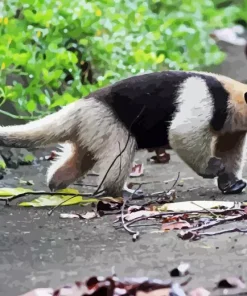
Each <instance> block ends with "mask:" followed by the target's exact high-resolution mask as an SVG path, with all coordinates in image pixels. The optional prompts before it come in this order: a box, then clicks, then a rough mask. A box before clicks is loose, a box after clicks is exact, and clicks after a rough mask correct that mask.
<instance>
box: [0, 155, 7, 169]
mask: <svg viewBox="0 0 247 296" xmlns="http://www.w3.org/2000/svg"><path fill="white" fill-rule="evenodd" d="M0 168H1V169H6V163H5V161H4V160H3V158H2V156H1V155H0Z"/></svg>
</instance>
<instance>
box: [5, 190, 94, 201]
mask: <svg viewBox="0 0 247 296" xmlns="http://www.w3.org/2000/svg"><path fill="white" fill-rule="evenodd" d="M73 194H74V193H67V192H64V193H62V192H46V191H29V192H23V193H20V194H17V195H13V196H12V197H10V196H9V195H6V196H4V195H1V198H0V201H4V202H6V204H8V203H9V202H11V201H13V200H15V199H18V198H20V197H23V196H26V195H59V196H61V195H63V196H66V195H67V196H71V195H73ZM77 195H78V196H91V195H92V194H91V193H79V194H77ZM3 197H8V198H7V199H3Z"/></svg>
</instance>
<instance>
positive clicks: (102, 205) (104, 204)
mask: <svg viewBox="0 0 247 296" xmlns="http://www.w3.org/2000/svg"><path fill="white" fill-rule="evenodd" d="M121 206H122V203H112V202H108V201H102V200H100V201H99V202H98V203H97V212H98V211H113V210H119V209H120V208H121Z"/></svg>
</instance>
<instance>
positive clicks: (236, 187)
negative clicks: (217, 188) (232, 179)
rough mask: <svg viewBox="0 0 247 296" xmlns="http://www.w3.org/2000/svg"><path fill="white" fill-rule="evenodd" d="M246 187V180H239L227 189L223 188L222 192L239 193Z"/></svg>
mask: <svg viewBox="0 0 247 296" xmlns="http://www.w3.org/2000/svg"><path fill="white" fill-rule="evenodd" d="M245 187H246V182H244V181H243V180H238V181H237V182H236V183H234V184H232V185H231V186H229V187H227V188H226V189H225V190H222V193H224V194H239V193H241V192H242V191H243V189H244V188H245Z"/></svg>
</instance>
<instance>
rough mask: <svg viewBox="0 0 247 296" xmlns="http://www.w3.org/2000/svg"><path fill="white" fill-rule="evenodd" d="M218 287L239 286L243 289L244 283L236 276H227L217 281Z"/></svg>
mask: <svg viewBox="0 0 247 296" xmlns="http://www.w3.org/2000/svg"><path fill="white" fill-rule="evenodd" d="M217 286H218V288H240V289H244V288H245V287H246V285H245V283H244V282H243V281H242V279H241V278H237V277H228V278H226V279H223V280H221V281H219V283H218V285H217Z"/></svg>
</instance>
